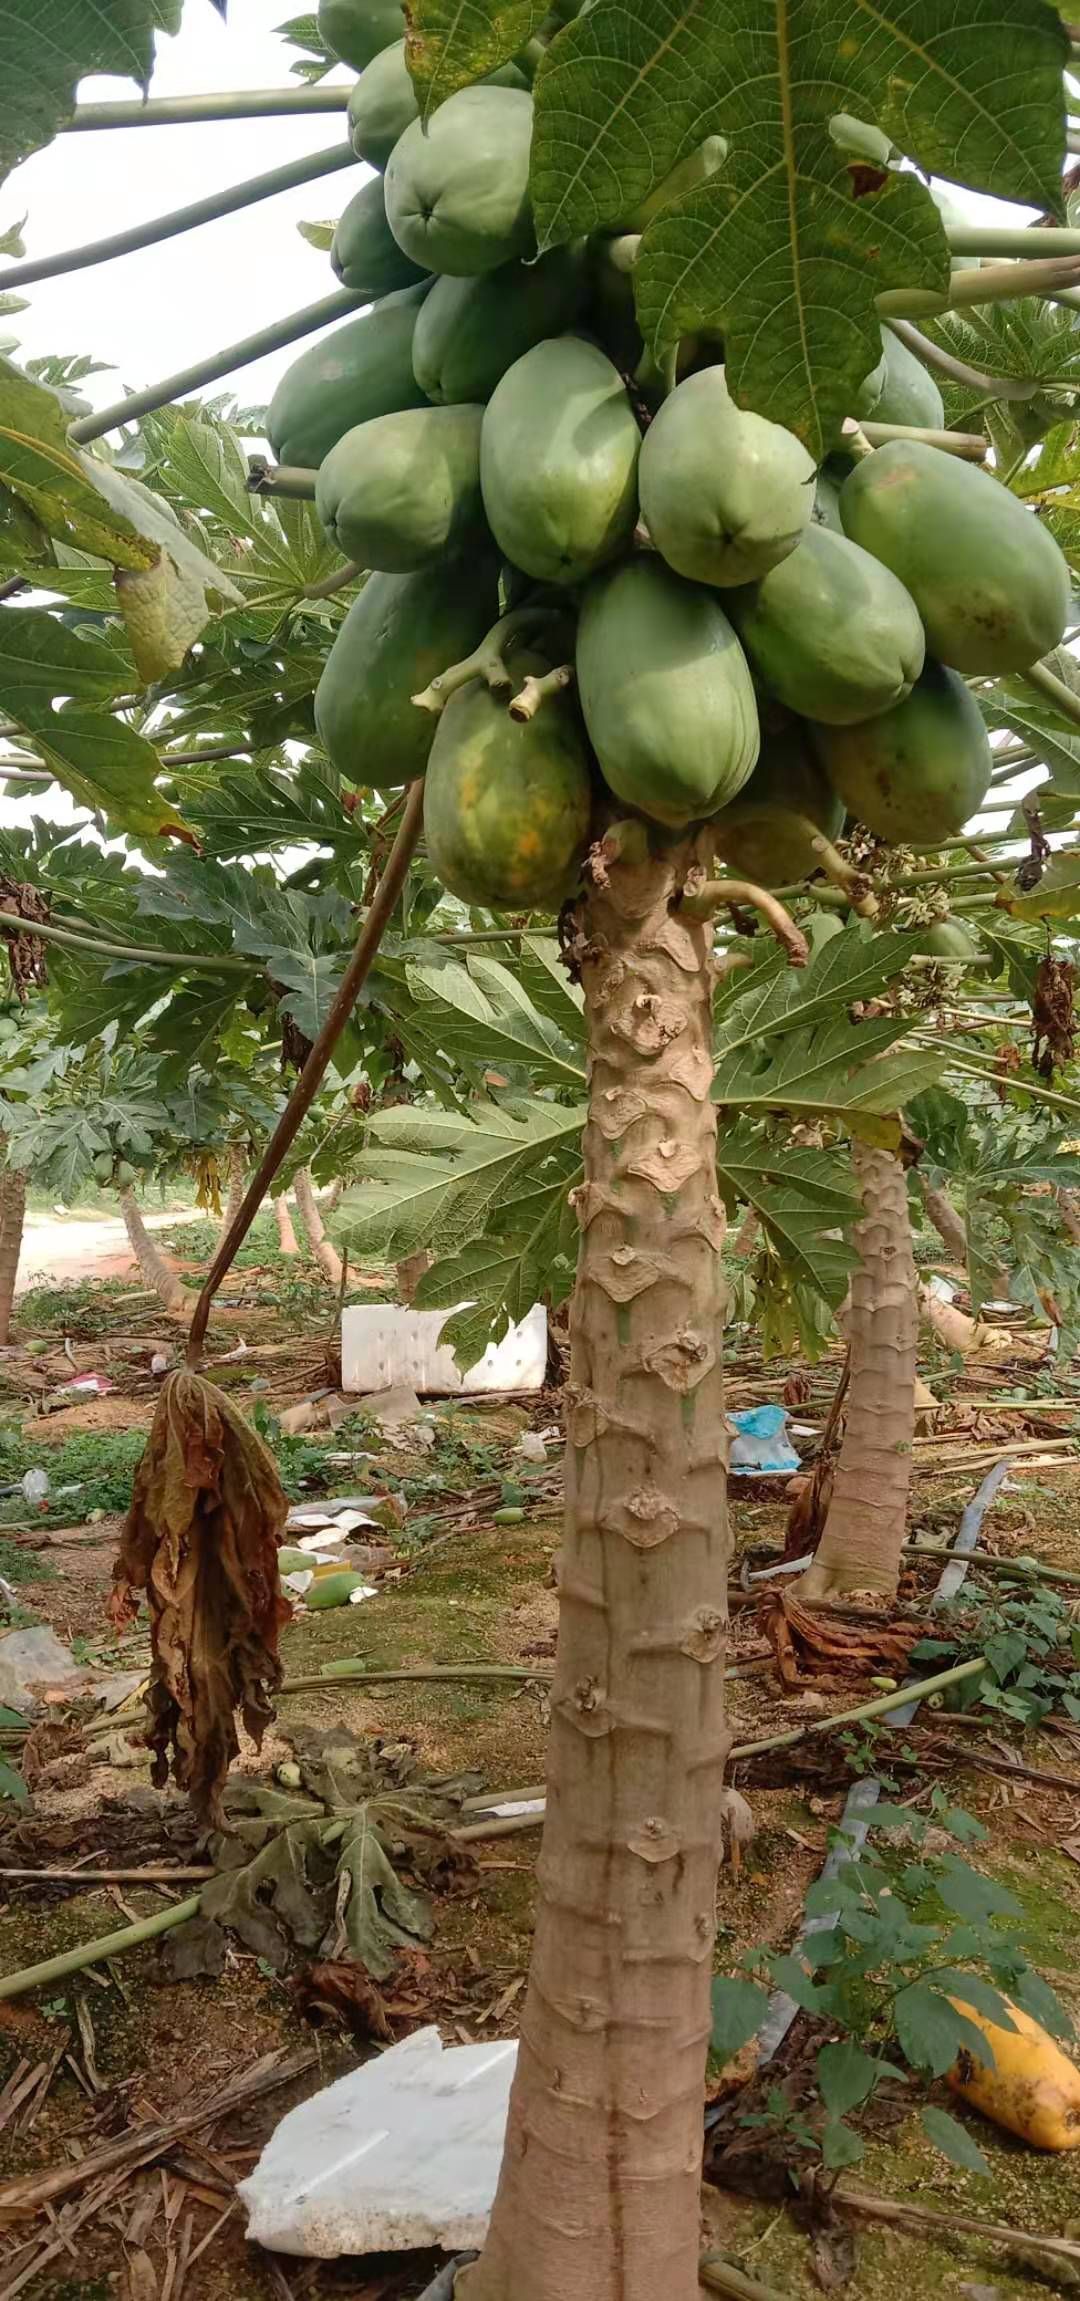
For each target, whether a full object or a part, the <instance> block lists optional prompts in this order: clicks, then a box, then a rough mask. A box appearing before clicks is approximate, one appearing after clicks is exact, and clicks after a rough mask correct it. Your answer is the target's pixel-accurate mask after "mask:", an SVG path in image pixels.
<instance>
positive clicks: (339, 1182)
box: [322, 1174, 345, 1214]
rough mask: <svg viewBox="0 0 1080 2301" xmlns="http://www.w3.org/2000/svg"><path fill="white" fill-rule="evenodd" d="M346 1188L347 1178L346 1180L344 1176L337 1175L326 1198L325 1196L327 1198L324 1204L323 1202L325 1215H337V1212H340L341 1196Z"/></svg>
mask: <svg viewBox="0 0 1080 2301" xmlns="http://www.w3.org/2000/svg"><path fill="white" fill-rule="evenodd" d="M344 1188H345V1178H344V1176H343V1175H340V1174H336V1175H335V1176H334V1179H333V1182H332V1183H331V1185H330V1188H329V1190H328V1191H327V1193H326V1196H325V1198H324V1199H323V1202H322V1210H323V1213H324V1214H336V1213H337V1210H338V1208H339V1206H340V1205H341V1194H342V1191H343V1190H344Z"/></svg>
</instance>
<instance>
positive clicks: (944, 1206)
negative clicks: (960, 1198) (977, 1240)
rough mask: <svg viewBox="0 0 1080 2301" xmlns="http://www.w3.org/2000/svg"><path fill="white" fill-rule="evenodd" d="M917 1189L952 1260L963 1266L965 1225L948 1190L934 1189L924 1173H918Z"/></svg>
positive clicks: (965, 1252) (965, 1238)
mask: <svg viewBox="0 0 1080 2301" xmlns="http://www.w3.org/2000/svg"><path fill="white" fill-rule="evenodd" d="M916 1174H917V1175H918V1182H919V1191H920V1193H921V1196H922V1202H923V1205H924V1207H925V1208H926V1211H927V1214H928V1215H929V1217H930V1220H931V1222H932V1223H933V1225H934V1229H935V1230H936V1232H937V1234H938V1237H939V1238H940V1240H941V1243H942V1245H943V1246H944V1247H945V1248H946V1250H947V1252H948V1253H949V1254H950V1255H951V1257H952V1259H953V1261H954V1262H958V1263H960V1264H961V1266H962V1267H963V1266H964V1265H966V1263H967V1226H966V1224H965V1223H964V1220H963V1218H962V1216H961V1215H959V1214H958V1213H957V1211H956V1208H955V1207H954V1205H953V1202H952V1200H951V1198H950V1197H949V1194H948V1191H946V1190H935V1189H934V1188H933V1186H932V1184H930V1183H929V1182H928V1181H927V1179H926V1176H925V1175H924V1174H918V1169H917V1168H916Z"/></svg>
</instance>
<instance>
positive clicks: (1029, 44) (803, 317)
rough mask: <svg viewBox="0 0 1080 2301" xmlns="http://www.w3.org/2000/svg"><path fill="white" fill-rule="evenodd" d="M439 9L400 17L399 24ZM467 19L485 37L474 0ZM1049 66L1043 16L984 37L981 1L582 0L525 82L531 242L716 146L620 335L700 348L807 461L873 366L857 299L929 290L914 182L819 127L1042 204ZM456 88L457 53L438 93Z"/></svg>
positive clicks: (931, 216)
mask: <svg viewBox="0 0 1080 2301" xmlns="http://www.w3.org/2000/svg"><path fill="white" fill-rule="evenodd" d="M442 4H443V0H417V6H416V16H417V19H418V21H419V23H420V25H421V26H423V24H424V21H425V6H435V5H442ZM470 13H471V15H475V16H477V17H479V16H482V17H483V19H484V21H485V30H486V29H487V28H488V27H490V25H491V22H492V15H493V7H492V0H488V5H487V6H486V7H485V8H484V9H483V10H481V9H480V8H476V9H474V10H473V11H471V12H470ZM463 30H464V26H463ZM465 45H466V43H465V42H464V41H462V43H461V48H462V50H464V47H465ZM489 52H490V51H489V49H488V48H487V47H486V46H485V47H483V48H482V47H481V46H480V45H476V54H477V56H479V55H481V54H483V55H484V56H485V57H486V56H487V55H488V54H489ZM1066 52H1067V51H1066V39H1065V34H1064V30H1063V28H1062V26H1061V24H1060V22H1059V20H1058V19H1057V17H1056V16H1055V15H1053V13H1052V12H1051V10H1050V9H1049V8H1048V7H1046V6H1045V5H1044V4H1043V0H1020V4H1019V5H1018V6H1016V7H1014V8H1012V9H1010V11H1009V15H1008V18H1007V20H1004V21H1003V19H1002V16H1001V11H1000V9H999V8H998V7H997V6H996V4H995V0H971V4H970V5H969V6H967V7H966V8H965V10H964V11H963V14H962V15H960V14H958V13H957V12H956V11H945V10H943V9H942V8H941V6H940V5H939V0H905V4H904V5H899V4H898V0H883V4H882V5H880V6H874V5H872V0H817V4H816V5H810V4H809V0H776V5H775V6H774V7H772V8H768V9H763V8H762V7H761V6H760V5H759V4H758V0H754V4H753V5H750V4H749V0H709V4H708V5H706V4H705V0H696V4H695V0H691V5H690V6H689V7H687V6H683V5H680V0H639V4H638V5H636V6H634V7H630V6H629V5H628V0H597V5H596V6H594V7H592V8H591V9H589V10H588V11H586V12H585V13H583V14H582V15H580V16H579V17H578V18H577V20H576V22H574V23H572V24H570V25H569V26H568V27H567V28H566V30H565V31H563V32H561V33H560V34H559V35H558V37H557V38H556V39H555V40H554V41H553V43H552V45H551V47H550V48H549V50H548V53H547V56H546V58H545V61H544V63H543V65H542V66H541V68H540V71H539V74H538V76H537V80H536V89H535V93H536V132H535V138H534V144H533V167H532V187H533V202H534V207H535V211H536V217H537V227H538V234H539V239H540V244H541V246H542V247H549V246H552V245H553V244H555V243H557V242H559V241H562V240H567V239H570V238H572V237H574V236H575V235H576V234H578V233H582V232H594V231H598V230H602V229H604V228H605V227H607V228H612V227H615V228H623V229H625V227H626V225H627V223H628V222H629V221H630V219H632V218H633V217H634V215H635V213H636V211H637V210H638V209H639V208H640V206H641V204H642V202H643V201H644V200H645V199H646V198H647V196H648V195H649V194H651V193H652V192H654V191H655V190H656V189H657V188H658V187H659V186H660V185H661V184H662V183H663V181H664V179H665V178H666V177H667V176H668V175H669V174H670V172H671V171H672V170H673V169H674V168H675V167H677V166H679V165H681V164H682V163H683V162H684V161H686V160H687V159H688V158H689V157H690V155H691V154H692V153H693V152H694V151H695V150H696V149H697V148H698V147H699V146H700V145H701V143H702V140H703V138H704V137H705V136H706V135H709V134H714V135H719V136H722V137H724V138H725V139H726V140H727V146H728V149H727V157H726V160H725V161H724V163H723V165H722V166H721V167H720V168H719V169H718V170H717V171H716V173H715V174H713V175H712V176H711V177H709V179H708V180H707V182H705V183H704V184H702V185H700V186H699V187H698V188H696V189H695V190H693V191H690V192H687V193H685V194H684V195H683V196H682V197H681V198H678V199H676V200H674V201H672V202H671V204H670V205H668V206H666V207H664V208H662V209H661V212H660V214H659V215H658V216H657V217H656V218H655V219H654V221H653V222H652V223H651V224H650V225H649V227H648V229H647V231H646V234H645V237H644V240H643V243H642V247H641V252H640V257H639V262H638V266H637V278H636V293H637V302H638V312H639V317H640V319H641V323H642V328H643V332H644V334H645V336H646V339H647V341H649V342H650V343H651V344H652V345H653V347H654V349H656V350H657V351H658V352H663V351H664V350H665V349H666V348H667V347H669V346H670V345H672V344H673V343H675V342H676V341H677V340H678V338H679V337H680V336H681V335H685V334H689V333H691V332H693V331H694V330H696V329H701V328H708V329H713V330H718V331H720V332H722V334H723V337H724V345H725V357H726V361H727V372H728V376H729V379H730V381H731V384H732V386H733V389H734V392H735V395H736V397H737V398H738V399H739V400H740V401H742V402H744V403H748V404H750V405H752V406H754V407H756V408H759V409H760V410H761V411H762V412H763V413H764V414H766V415H769V416H772V417H774V418H775V419H776V420H777V421H779V422H782V423H785V424H787V425H788V426H789V428H790V429H791V430H793V431H796V432H797V433H798V434H799V435H800V437H802V438H803V439H805V441H806V443H807V445H808V446H809V447H810V448H811V449H812V451H813V452H814V453H815V454H817V453H820V452H821V451H822V450H823V449H824V448H825V447H827V446H828V445H829V444H830V442H831V440H832V439H833V437H834V436H835V432H836V429H837V426H838V424H839V422H840V420H841V418H842V417H843V416H844V415H846V414H847V413H848V412H849V410H850V408H851V405H852V403H853V400H854V396H855V392H856V389H857V387H858V385H859V383H860V382H861V381H862V379H863V378H864V377H865V376H866V375H867V374H868V372H869V371H870V369H871V368H872V367H874V366H875V364H876V361H877V358H878V356H879V352H880V346H879V340H878V322H877V315H876V310H875V298H876V297H877V296H878V295H879V294H880V293H882V291H884V290H886V289H890V288H897V287H907V288H918V289H923V290H926V291H928V292H929V295H930V296H931V298H932V297H933V296H934V295H940V294H942V293H943V292H944V290H945V289H946V287H947V283H948V257H947V250H946V244H945V238H944V233H943V230H942V227H941V222H940V218H939V217H938V215H937V212H936V210H935V209H934V207H933V203H932V202H931V200H930V198H929V195H928V193H927V192H926V191H925V189H924V188H923V186H922V185H921V184H920V183H919V181H918V179H917V178H916V177H915V176H914V175H912V174H910V173H907V172H900V171H895V170H890V169H887V168H885V167H881V166H877V167H875V166H872V165H868V164H867V162H866V159H865V154H863V155H862V156H859V157H852V155H851V153H850V151H846V150H845V149H844V148H843V145H842V143H841V142H840V141H838V140H837V138H836V137H835V136H834V134H833V132H832V130H833V123H834V122H836V121H837V120H838V119H839V118H840V117H841V116H850V115H855V117H856V118H857V119H858V120H859V121H861V122H867V123H872V124H874V125H875V126H876V127H877V128H878V129H880V130H881V131H882V132H883V135H884V138H885V139H888V140H890V141H891V142H893V143H894V144H896V145H897V146H898V147H899V149H900V150H901V151H902V152H904V153H906V154H907V155H908V156H909V158H911V159H913V160H915V161H917V162H918V163H919V165H920V166H921V167H922V168H923V169H924V170H926V171H927V172H928V173H937V174H942V175H947V176H949V177H952V178H955V179H959V180H961V181H963V182H965V183H968V184H970V185H972V186H973V187H974V188H976V189H978V190H981V191H986V192H996V193H998V194H1000V195H1001V196H1003V197H1005V198H1011V199H1015V200H1026V201H1030V202H1031V203H1032V204H1034V205H1037V206H1039V207H1049V208H1052V209H1057V208H1058V207H1059V206H1060V203H1061V181H1060V171H1061V155H1062V149H1063V143H1064V134H1063V130H1064V107H1063V84H1062V76H1061V75H1062V67H1063V64H1064V61H1065V56H1066ZM481 68H482V69H485V70H486V69H488V68H489V65H488V63H487V62H486V61H485V62H484V63H483V65H482V67H481ZM475 76H476V73H475V70H472V71H468V70H467V69H466V60H465V56H464V54H463V53H462V55H461V62H460V64H459V68H458V73H457V78H458V79H461V78H464V77H475ZM448 78H449V74H446V75H445V77H444V88H445V92H447V93H448V92H449V88H448V87H446V86H445V81H446V80H447V79H448ZM885 148H887V146H883V149H885Z"/></svg>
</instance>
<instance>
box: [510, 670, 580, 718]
mask: <svg viewBox="0 0 1080 2301" xmlns="http://www.w3.org/2000/svg"><path fill="white" fill-rule="evenodd" d="M573 678H574V666H573V664H572V663H559V664H557V665H556V667H555V669H554V671H545V672H543V673H542V674H541V675H540V676H539V677H537V676H535V675H534V674H533V673H532V672H530V674H529V677H528V678H527V679H525V680H524V681H523V682H522V685H521V686H520V688H519V689H518V692H517V694H516V695H515V697H514V700H513V702H512V703H511V705H510V717H511V719H518V720H521V721H522V722H524V721H525V720H527V719H535V717H536V714H537V712H538V711H539V710H540V709H541V707H542V705H543V704H544V703H545V702H546V701H547V698H548V696H549V695H561V694H562V693H563V690H564V689H565V688H567V687H570V686H571V685H572V684H573Z"/></svg>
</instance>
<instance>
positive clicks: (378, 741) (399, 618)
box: [315, 552, 499, 791]
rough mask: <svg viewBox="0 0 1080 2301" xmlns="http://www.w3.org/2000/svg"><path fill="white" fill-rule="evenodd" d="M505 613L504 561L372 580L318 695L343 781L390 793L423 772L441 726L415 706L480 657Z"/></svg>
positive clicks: (319, 714) (324, 732) (324, 737)
mask: <svg viewBox="0 0 1080 2301" xmlns="http://www.w3.org/2000/svg"><path fill="white" fill-rule="evenodd" d="M498 613H499V570H498V561H497V559H496V558H495V556H494V553H486V552H477V553H475V554H472V555H470V557H468V558H465V559H461V560H458V561H456V562H454V563H453V564H449V565H448V564H447V562H446V561H445V560H442V561H440V562H439V564H438V566H437V567H431V568H426V569H425V570H424V571H423V573H422V574H420V575H369V577H368V580H367V582H366V583H365V585H364V588H363V590H362V591H361V593H360V594H359V597H358V598H356V599H354V600H353V603H352V606H351V607H350V609H349V612H348V614H347V616H346V617H345V621H344V623H343V624H342V625H341V628H340V630H339V631H338V633H337V637H336V638H335V640H334V644H333V646H332V648H331V649H330V653H329V655H328V656H327V658H326V662H325V664H324V665H323V673H322V677H321V679H320V681H319V684H318V687H317V688H316V690H315V725H316V728H317V730H318V735H319V741H320V742H321V744H322V746H323V749H324V750H325V752H326V753H327V756H328V758H329V759H330V760H331V762H332V764H333V765H334V766H335V767H336V768H337V771H338V773H339V775H341V776H343V777H344V778H345V780H346V781H348V782H350V783H364V784H368V785H370V787H371V788H372V789H373V790H375V791H387V790H395V789H396V788H397V786H398V785H399V784H401V783H411V782H412V781H413V780H414V779H415V777H416V776H417V775H422V774H423V772H424V768H425V766H426V765H427V756H428V752H429V751H430V749H431V745H432V741H433V739H434V735H435V727H436V721H435V719H434V718H433V716H432V714H431V712H430V711H418V710H417V707H416V705H415V703H414V702H413V700H412V698H413V696H414V695H418V694H419V693H420V691H421V689H422V688H424V687H427V686H428V685H429V684H430V682H431V680H433V679H434V678H435V676H436V673H437V672H439V671H445V670H446V667H447V665H448V664H449V663H459V662H460V660H461V658H462V656H463V655H471V653H472V651H473V648H474V647H477V646H479V643H480V641H481V640H482V639H483V637H484V634H485V632H487V631H489V630H490V629H491V626H492V624H493V623H494V622H495V620H496V618H497V616H498Z"/></svg>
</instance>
